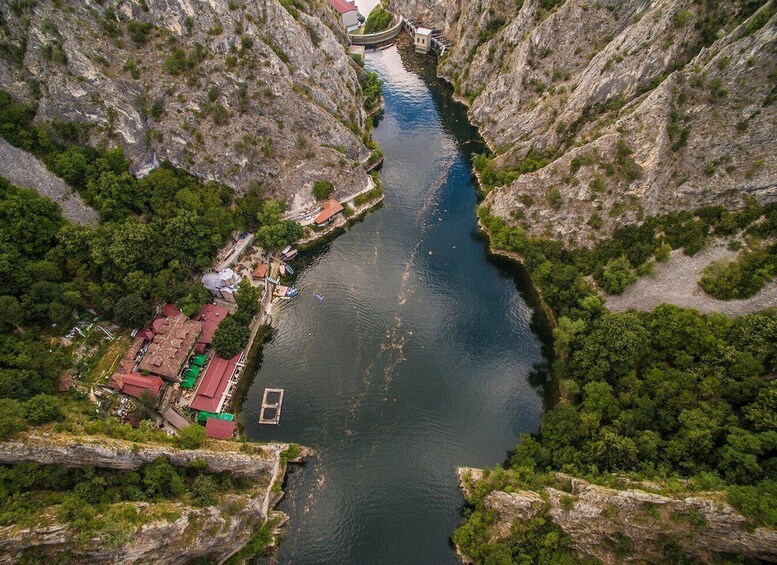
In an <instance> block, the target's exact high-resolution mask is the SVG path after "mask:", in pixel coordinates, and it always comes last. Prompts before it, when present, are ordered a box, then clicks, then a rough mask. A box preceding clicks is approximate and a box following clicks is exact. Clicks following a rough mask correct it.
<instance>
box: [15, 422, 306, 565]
mask: <svg viewBox="0 0 777 565" xmlns="http://www.w3.org/2000/svg"><path fill="white" fill-rule="evenodd" d="M289 447H290V446H289V445H288V444H264V445H261V446H260V445H256V444H242V445H241V444H236V443H233V442H224V441H211V442H209V443H208V444H207V445H206V446H204V447H202V448H199V449H178V448H175V447H173V446H170V445H161V444H152V443H137V442H128V441H124V440H118V439H112V438H107V437H105V436H101V437H95V436H71V435H63V434H49V433H46V434H41V435H36V434H30V435H27V436H24V437H21V438H17V439H15V440H11V441H5V442H0V463H1V464H4V465H21V464H30V463H37V464H40V465H52V464H55V465H62V466H65V467H67V468H69V469H73V468H89V469H92V472H94V470H95V469H97V470H106V469H110V470H114V471H116V472H117V473H125V474H124V475H121V474H120V475H118V476H119V477H124V479H123V480H126V481H130V480H132V477H131V476H129V475H127V472H129V471H137V470H138V469H140V468H141V467H142V466H143V465H148V464H151V463H152V462H154V461H159V460H165V461H167V462H168V463H169V464H170V465H172V466H173V467H177V468H196V469H199V470H200V471H201V472H202V473H206V474H213V473H229V474H230V475H231V476H233V477H236V478H238V477H239V480H236V482H235V484H237V485H239V488H238V489H237V490H235V491H233V492H230V491H228V492H225V493H222V494H223V495H220V496H218V497H213V500H211V501H209V503H207V504H201V503H192V501H191V500H188V499H185V498H184V499H173V500H167V499H165V498H164V497H161V496H160V497H159V498H158V499H157V500H152V501H143V499H136V501H123V502H122V501H119V500H117V499H111V498H109V497H105V500H102V501H100V502H101V504H100V505H99V506H98V505H97V504H95V508H87V509H85V510H84V511H83V512H82V513H79V514H76V515H75V516H71V517H67V514H66V513H65V512H64V510H63V506H66V505H65V504H64V503H63V504H56V503H52V502H47V500H48V501H51V500H56V499H55V498H49V499H46V498H45V497H40V498H35V497H30V500H29V501H28V503H29V504H31V505H35V504H37V505H39V506H40V513H39V515H38V516H35V517H34V519H32V521H30V520H26V519H23V520H22V523H21V524H19V523H16V521H15V520H13V521H10V522H9V521H8V515H7V514H6V516H5V518H6V520H5V521H4V522H3V524H2V526H0V563H16V562H20V561H21V562H42V561H43V560H46V559H54V560H59V561H57V562H68V563H69V562H71V560H75V559H81V560H83V561H84V562H88V563H143V562H145V563H148V562H153V563H190V562H192V561H193V560H196V559H203V560H207V561H208V562H219V563H222V562H224V560H226V559H227V558H228V557H229V556H230V555H233V554H235V553H236V552H238V551H240V550H241V548H243V547H244V546H245V545H246V543H247V542H249V540H250V539H251V537H252V534H254V533H256V532H258V531H259V530H260V529H262V526H263V525H264V524H267V521H268V519H269V520H273V521H282V520H284V519H285V516H284V515H283V514H282V513H280V512H276V511H273V510H272V507H273V506H274V505H275V503H277V501H278V499H279V498H280V496H282V492H281V490H280V489H279V488H278V487H279V486H280V483H281V482H282V480H283V476H284V474H285V471H286V461H287V459H286V457H287V456H288V454H289V451H287V450H288V449H289ZM295 451H297V453H301V454H302V456H304V454H307V450H306V449H305V448H301V450H297V449H296V448H295ZM32 484H34V481H33V482H32V483H31V485H32ZM273 487H275V488H273ZM28 488H31V487H29V486H28ZM56 490H57V488H56V485H55V486H54V487H52V491H56ZM82 495H83V493H82ZM17 498H18V497H17ZM179 498H180V497H179ZM190 498H191V497H190ZM15 502H16V503H17V504H18V501H15ZM101 516H104V517H105V519H103V520H102V521H101ZM78 519H80V520H81V522H80V523H81V526H80V528H81V530H80V531H79V527H78V526H76V525H74V524H73V523H72V522H74V521H76V520H78ZM85 528H86V529H87V531H88V532H89V535H87V536H84V535H83V534H84V529H85Z"/></svg>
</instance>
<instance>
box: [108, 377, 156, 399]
mask: <svg viewBox="0 0 777 565" xmlns="http://www.w3.org/2000/svg"><path fill="white" fill-rule="evenodd" d="M113 378H114V379H117V380H118V381H119V382H120V383H121V384H120V386H121V392H123V393H124V394H129V395H130V396H134V397H136V398H137V397H140V395H141V394H142V393H143V392H144V391H149V392H150V393H151V394H153V395H154V396H156V395H158V394H159V391H160V390H161V389H162V385H163V384H164V383H163V382H162V379H160V378H159V377H146V376H144V375H141V374H140V373H127V374H124V375H114V376H113Z"/></svg>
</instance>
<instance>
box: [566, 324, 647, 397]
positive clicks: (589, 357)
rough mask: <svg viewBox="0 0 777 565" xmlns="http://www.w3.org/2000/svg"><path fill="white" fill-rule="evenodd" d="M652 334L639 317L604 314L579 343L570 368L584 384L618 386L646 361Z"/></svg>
mask: <svg viewBox="0 0 777 565" xmlns="http://www.w3.org/2000/svg"><path fill="white" fill-rule="evenodd" d="M648 339H649V334H648V332H647V330H645V328H644V327H643V326H642V323H641V321H640V319H639V317H638V316H637V315H636V314H632V313H627V314H605V315H603V316H602V317H601V318H599V319H598V320H596V321H594V322H593V324H592V326H591V331H590V332H588V333H587V335H585V336H584V337H583V338H582V339H580V340H579V346H578V347H577V348H576V351H575V352H574V353H573V354H572V357H571V359H570V363H569V367H570V370H571V372H572V374H573V376H574V377H575V378H578V379H579V380H581V381H583V382H587V381H592V380H606V381H607V382H609V383H610V384H615V383H616V382H617V380H618V379H619V378H621V377H623V376H625V375H627V374H628V373H630V372H631V371H633V370H635V369H636V368H637V366H638V364H639V363H640V362H641V361H642V360H643V359H644V355H645V353H646V351H647V345H648Z"/></svg>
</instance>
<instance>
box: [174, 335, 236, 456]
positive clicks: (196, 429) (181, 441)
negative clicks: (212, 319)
mask: <svg viewBox="0 0 777 565" xmlns="http://www.w3.org/2000/svg"><path fill="white" fill-rule="evenodd" d="M224 321H226V320H224ZM223 324H224V322H222V323H221V324H220V325H219V327H221V325H223ZM176 443H177V444H178V447H180V448H181V449H199V448H200V447H202V445H203V444H204V443H205V428H203V427H202V426H200V425H199V424H192V425H190V426H187V427H185V428H184V429H182V430H180V431H179V432H178V437H177V438H176Z"/></svg>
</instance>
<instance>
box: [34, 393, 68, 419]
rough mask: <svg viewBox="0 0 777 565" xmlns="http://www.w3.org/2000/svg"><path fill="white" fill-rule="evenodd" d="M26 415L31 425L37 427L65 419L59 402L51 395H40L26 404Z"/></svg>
mask: <svg viewBox="0 0 777 565" xmlns="http://www.w3.org/2000/svg"><path fill="white" fill-rule="evenodd" d="M24 415H25V417H26V418H27V420H28V421H29V422H30V423H31V424H35V425H39V424H45V423H46V422H53V421H55V420H62V419H63V418H64V414H63V413H62V408H61V407H60V405H59V401H58V400H57V399H56V398H55V397H53V396H51V395H50V394H39V395H37V396H33V397H32V398H30V399H29V400H28V401H27V402H25V403H24Z"/></svg>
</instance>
